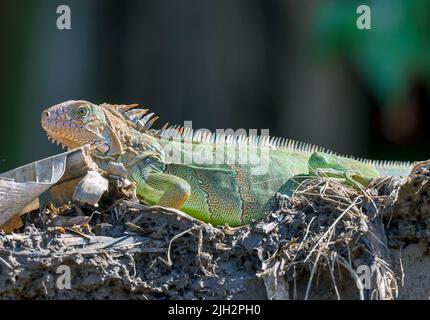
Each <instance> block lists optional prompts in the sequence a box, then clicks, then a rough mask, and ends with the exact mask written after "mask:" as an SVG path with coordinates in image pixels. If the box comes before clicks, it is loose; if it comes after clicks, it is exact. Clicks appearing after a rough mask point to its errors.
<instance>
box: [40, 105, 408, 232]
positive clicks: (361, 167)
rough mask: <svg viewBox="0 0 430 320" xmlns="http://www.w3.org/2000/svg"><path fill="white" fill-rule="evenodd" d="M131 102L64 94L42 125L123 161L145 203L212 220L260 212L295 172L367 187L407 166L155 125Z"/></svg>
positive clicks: (101, 156)
mask: <svg viewBox="0 0 430 320" xmlns="http://www.w3.org/2000/svg"><path fill="white" fill-rule="evenodd" d="M135 107H136V105H108V104H102V105H94V104H92V103H90V102H86V101H67V102H64V103H62V104H59V105H56V106H53V107H51V108H49V109H48V110H46V111H44V112H43V113H42V126H43V128H44V129H45V130H46V132H47V134H48V136H49V137H51V138H52V139H53V140H55V141H57V142H58V143H62V144H64V145H66V146H67V147H68V148H75V147H79V146H83V145H85V144H90V145H91V146H92V147H93V148H92V155H93V156H94V158H95V159H96V160H97V162H98V163H99V164H100V165H101V166H102V167H103V166H105V165H106V164H107V163H108V162H109V161H117V162H118V161H119V162H122V163H123V164H124V166H125V167H126V168H127V170H128V172H129V176H130V177H131V178H132V179H133V180H134V181H135V182H136V186H137V193H138V195H139V196H140V197H141V198H142V199H143V200H144V201H145V202H146V203H148V204H150V205H154V204H157V205H161V206H167V207H174V208H177V209H181V210H182V211H184V212H186V213H188V214H189V215H191V216H193V217H195V218H197V219H200V220H203V221H205V222H209V223H212V224H214V225H225V224H228V225H230V226H232V227H235V226H240V225H244V224H247V223H249V222H250V221H252V220H259V219H261V218H262V217H264V215H265V213H266V212H267V211H268V204H269V201H270V199H271V198H272V197H273V195H274V194H275V193H276V192H278V191H280V192H283V193H289V194H291V193H292V192H294V189H295V187H296V183H297V181H298V180H299V181H300V177H309V176H315V175H317V174H318V175H319V174H324V175H326V176H329V177H332V178H335V179H341V180H342V181H344V182H345V183H349V184H352V185H357V186H359V185H362V186H367V185H368V183H369V181H370V180H371V179H372V178H374V177H377V176H385V175H387V176H388V175H398V176H404V175H407V174H408V173H409V172H410V170H411V165H410V164H408V163H396V162H377V161H369V160H361V161H358V160H354V159H351V158H347V157H341V156H336V155H333V154H331V153H327V152H323V150H322V149H321V148H319V147H315V146H311V145H308V144H303V143H298V142H295V141H291V140H286V139H278V138H270V137H256V136H251V137H245V136H226V135H215V134H211V133H208V132H206V131H200V132H192V131H191V130H188V129H186V128H181V127H169V128H167V127H165V128H163V129H161V130H153V129H150V126H151V125H152V124H153V122H154V121H155V119H156V118H151V117H152V114H149V115H146V113H147V110H141V109H136V108H135Z"/></svg>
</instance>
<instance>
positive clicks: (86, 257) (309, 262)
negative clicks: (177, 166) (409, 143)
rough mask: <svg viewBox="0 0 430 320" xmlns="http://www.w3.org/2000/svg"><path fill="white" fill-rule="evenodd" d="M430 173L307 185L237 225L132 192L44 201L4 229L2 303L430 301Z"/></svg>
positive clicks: (0, 240) (278, 197)
mask: <svg viewBox="0 0 430 320" xmlns="http://www.w3.org/2000/svg"><path fill="white" fill-rule="evenodd" d="M429 176H430V172H429V169H428V167H426V166H421V167H418V168H417V169H416V170H415V171H414V173H413V174H412V175H411V176H410V177H408V178H405V179H396V178H390V179H379V180H375V181H374V183H373V185H372V186H371V187H370V188H369V189H367V190H364V189H363V190H357V189H356V188H352V187H348V186H345V185H342V184H339V183H336V182H333V181H329V180H326V179H315V180H307V181H305V182H304V183H302V185H301V186H300V188H299V189H298V191H297V192H296V194H295V195H294V196H293V197H286V196H283V195H280V194H278V195H276V196H275V197H274V198H273V204H272V209H273V210H272V212H270V213H268V215H267V217H266V218H265V219H264V220H263V221H260V222H256V223H253V224H252V225H250V226H245V227H242V228H236V229H231V228H228V227H224V228H215V227H213V226H211V225H207V224H204V223H201V222H199V221H196V220H194V219H190V218H188V217H187V216H185V215H184V214H183V213H181V212H178V211H175V210H169V209H165V208H155V207H152V208H150V207H147V206H145V205H142V204H140V203H138V202H136V201H131V200H127V199H117V200H116V201H114V202H112V199H111V200H109V201H104V202H103V201H102V203H100V206H99V207H93V206H88V205H86V206H82V205H78V204H68V205H65V206H63V207H60V208H57V207H55V206H53V205H52V204H50V203H48V204H46V205H45V206H44V208H43V209H42V210H40V211H35V212H32V213H29V214H27V215H26V216H24V217H22V219H23V223H24V226H23V227H22V228H20V229H19V230H15V232H14V233H11V234H6V233H4V232H3V233H0V298H2V299H21V298H27V299H30V298H31V299H396V298H401V299H408V298H428V293H427V292H428V291H429V289H430V280H429V279H430V277H429V275H430V272H429V271H428V270H430V269H429V267H430V259H429V258H428V255H427V251H428V245H427V244H428V240H429V236H430V232H429V231H428V230H429V228H428V225H429V222H430V220H429V218H430V216H429V214H430V208H429V203H430V200H429V196H428V195H429V194H430V193H429V191H430V190H429V184H428V179H429ZM68 275H70V281H68V280H69V278H68V277H67V276H68Z"/></svg>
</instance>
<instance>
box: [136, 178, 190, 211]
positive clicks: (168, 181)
mask: <svg viewBox="0 0 430 320" xmlns="http://www.w3.org/2000/svg"><path fill="white" fill-rule="evenodd" d="M144 183H145V186H140V188H139V185H138V187H137V190H138V194H139V195H140V196H141V197H142V198H144V199H145V200H146V199H147V200H149V201H153V202H154V204H156V205H159V206H163V207H171V208H176V209H181V208H182V207H183V206H184V204H185V202H186V201H187V200H188V198H189V197H190V194H191V187H190V185H189V184H188V182H186V181H185V180H183V179H181V178H179V177H176V176H173V175H170V174H165V173H158V172H154V173H149V174H148V176H147V177H146V181H145V182H144ZM140 190H141V191H142V192H139V191H140Z"/></svg>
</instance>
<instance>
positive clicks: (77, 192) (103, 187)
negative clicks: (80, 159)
mask: <svg viewBox="0 0 430 320" xmlns="http://www.w3.org/2000/svg"><path fill="white" fill-rule="evenodd" d="M108 187H109V181H108V180H107V179H106V178H103V177H102V176H101V174H100V173H98V172H97V171H93V170H91V171H88V173H87V174H86V176H85V177H84V178H83V179H82V180H81V181H80V182H79V183H78V185H77V186H76V187H75V188H74V192H73V201H78V202H80V203H86V204H89V205H93V206H97V205H98V202H99V200H100V198H101V197H102V195H103V194H104V193H105V192H106V191H108Z"/></svg>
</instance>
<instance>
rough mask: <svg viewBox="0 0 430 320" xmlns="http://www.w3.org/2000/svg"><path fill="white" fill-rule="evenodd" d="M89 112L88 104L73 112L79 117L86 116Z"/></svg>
mask: <svg viewBox="0 0 430 320" xmlns="http://www.w3.org/2000/svg"><path fill="white" fill-rule="evenodd" d="M89 113H90V108H89V107H88V106H83V107H79V108H77V109H76V111H75V114H76V115H77V116H79V117H86V116H87V115H88V114H89Z"/></svg>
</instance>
